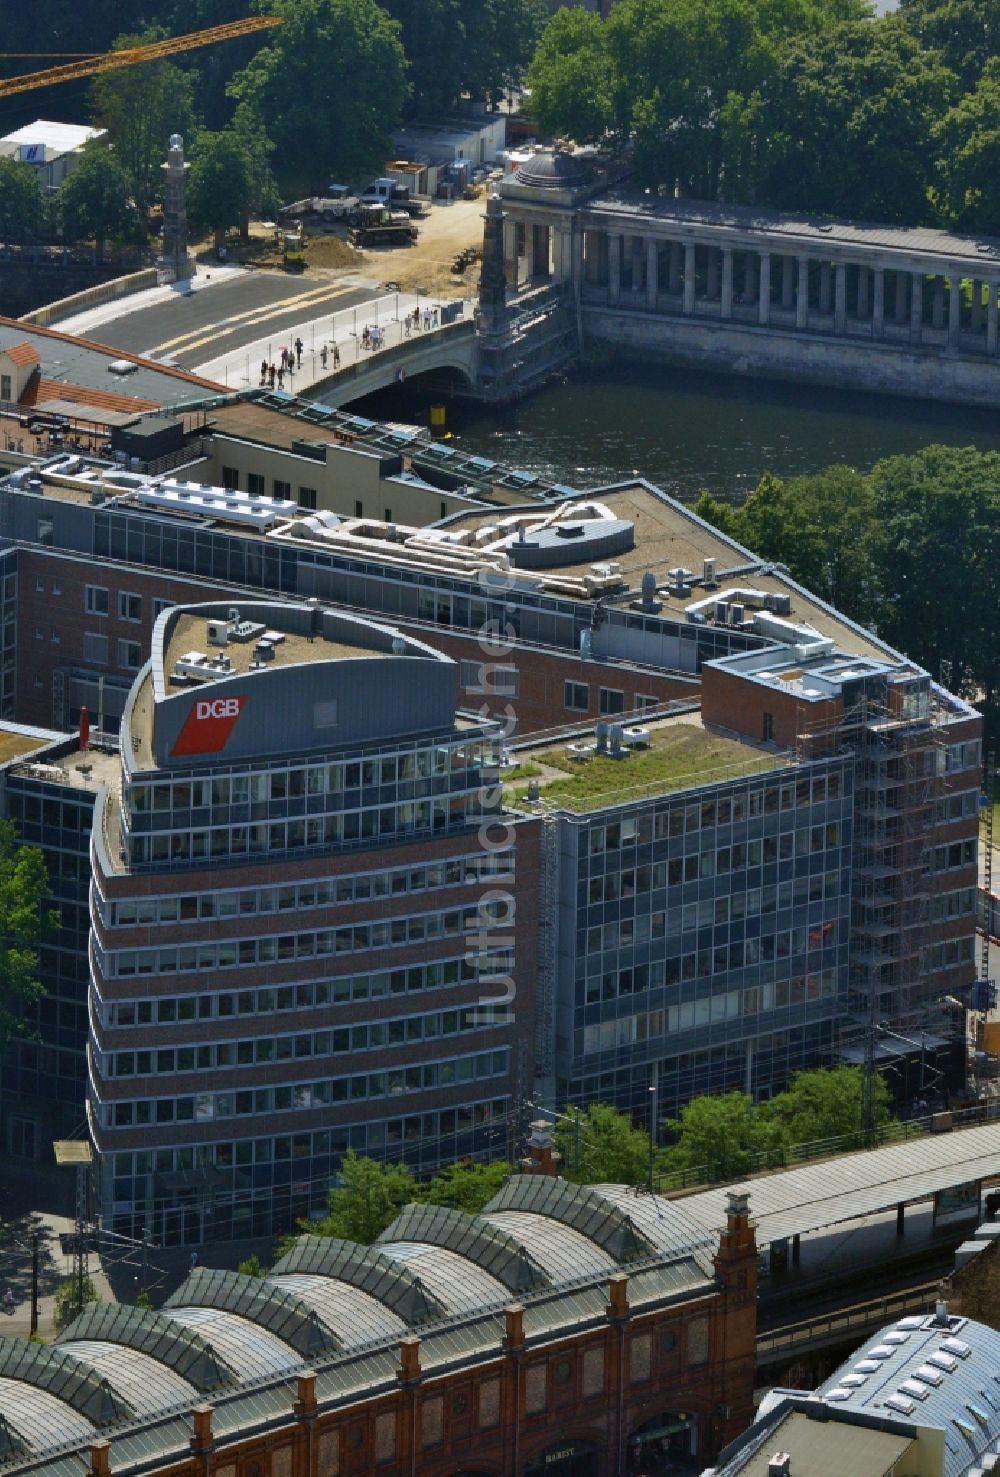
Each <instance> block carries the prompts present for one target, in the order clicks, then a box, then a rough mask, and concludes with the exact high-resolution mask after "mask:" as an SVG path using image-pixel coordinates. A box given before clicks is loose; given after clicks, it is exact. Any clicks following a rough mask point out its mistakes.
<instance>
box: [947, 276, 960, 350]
mask: <svg viewBox="0 0 1000 1477" xmlns="http://www.w3.org/2000/svg"><path fill="white" fill-rule="evenodd" d="M959 286H960V284H959V279H958V278H957V277H952V279H951V288H950V290H949V292H948V347H949V349H957V348H958V336H959V334H960V333H961V331H962V299H961V298H960V297H959Z"/></svg>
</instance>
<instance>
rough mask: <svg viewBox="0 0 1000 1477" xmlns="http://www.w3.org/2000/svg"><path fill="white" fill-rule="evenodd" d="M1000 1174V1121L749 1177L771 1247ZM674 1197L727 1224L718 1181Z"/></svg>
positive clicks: (709, 1223)
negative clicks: (773, 1242) (679, 1196)
mask: <svg viewBox="0 0 1000 1477" xmlns="http://www.w3.org/2000/svg"><path fill="white" fill-rule="evenodd" d="M997 1174H1000V1122H996V1123H981V1124H977V1125H976V1126H975V1127H971V1128H961V1129H953V1130H952V1131H951V1132H949V1133H939V1134H929V1135H927V1136H926V1137H924V1138H914V1139H906V1140H905V1141H904V1142H902V1143H895V1144H884V1145H883V1146H882V1147H881V1148H878V1149H868V1150H859V1151H856V1152H854V1153H852V1154H840V1155H837V1156H836V1157H833V1158H830V1159H818V1160H815V1161H813V1162H812V1163H810V1164H804V1165H801V1166H800V1167H798V1168H796V1169H782V1170H775V1171H774V1172H773V1173H770V1174H763V1175H759V1176H758V1177H756V1178H754V1179H753V1180H751V1181H750V1183H749V1189H750V1193H751V1197H752V1205H753V1214H754V1219H755V1222H756V1226H757V1240H758V1243H759V1244H760V1245H761V1246H763V1245H766V1244H767V1243H768V1242H771V1241H780V1240H782V1239H784V1238H785V1237H786V1236H804V1235H806V1234H807V1233H808V1232H810V1231H821V1230H823V1229H825V1228H826V1227H828V1226H837V1225H841V1224H843V1223H844V1222H845V1221H853V1220H857V1219H858V1218H859V1217H860V1216H864V1215H874V1214H877V1213H878V1212H879V1211H886V1210H893V1209H895V1207H896V1206H897V1205H909V1204H912V1203H913V1202H914V1201H918V1200H926V1199H927V1198H928V1197H929V1196H931V1195H933V1194H935V1193H936V1192H937V1191H938V1190H947V1189H950V1188H952V1187H953V1186H955V1185H961V1184H967V1183H968V1182H970V1181H972V1180H982V1179H988V1178H990V1177H992V1176H994V1175H997ZM674 1203H675V1204H678V1205H682V1206H683V1207H684V1209H685V1211H686V1212H687V1213H688V1215H689V1216H691V1217H693V1219H694V1220H696V1221H698V1222H699V1224H701V1225H702V1226H704V1228H705V1230H706V1231H720V1230H721V1229H722V1227H723V1226H724V1225H725V1206H724V1203H723V1200H722V1198H720V1195H719V1187H718V1186H716V1187H714V1188H713V1189H711V1190H701V1191H699V1192H698V1193H696V1194H694V1195H686V1196H684V1197H682V1198H680V1199H678V1200H676V1201H675V1202H674Z"/></svg>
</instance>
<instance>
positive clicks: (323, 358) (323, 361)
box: [319, 344, 326, 369]
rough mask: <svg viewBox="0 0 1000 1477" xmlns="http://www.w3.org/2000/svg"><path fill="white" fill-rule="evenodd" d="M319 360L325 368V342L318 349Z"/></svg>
mask: <svg viewBox="0 0 1000 1477" xmlns="http://www.w3.org/2000/svg"><path fill="white" fill-rule="evenodd" d="M319 362H320V363H321V364H322V366H323V368H324V369H325V368H326V344H324V345H323V347H322V348H321V349H320V351H319Z"/></svg>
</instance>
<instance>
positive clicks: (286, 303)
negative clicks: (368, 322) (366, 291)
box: [149, 284, 356, 354]
mask: <svg viewBox="0 0 1000 1477" xmlns="http://www.w3.org/2000/svg"><path fill="white" fill-rule="evenodd" d="M355 290H356V289H354V288H349V287H346V288H341V289H340V291H339V292H337V293H335V296H337V297H342V296H343V295H344V293H345V292H352V291H355ZM330 291H331V288H330V286H329V284H327V285H325V286H323V287H314V288H311V289H310V291H309V292H300V293H298V294H297V295H295V296H293V297H285V298H279V300H278V301H277V302H275V303H271V304H264V303H258V304H257V306H256V307H254V308H249V309H248V310H247V311H246V312H245V313H234V314H233V316H232V317H231V318H220V319H219V320H218V322H217V323H199V324H198V327H197V328H190V329H188V331H187V333H179V334H178V335H177V337H176V338H168V339H165V340H164V342H163V343H162V344H156V345H154V347H153V348H152V349H151V350H150V351H149V352H150V353H151V354H162V353H163V351H164V349H172V348H173V347H174V345H175V344H181V343H183V342H184V340H185V339H189V338H194V337H195V335H196V334H199V333H203V332H204V330H205V329H206V328H210V329H220V328H226V327H227V326H228V325H230V324H238V323H243V322H245V321H246V320H247V319H251V318H253V317H254V315H255V314H257V313H264V315H265V316H271V315H272V314H275V315H276V314H278V313H280V312H281V311H282V310H283V309H285V308H290V307H294V306H295V304H297V303H303V302H308V301H309V299H310V298H317V297H323V296H325V295H327V294H329V293H330ZM206 342H207V340H206V339H201V340H200V343H199V344H193V345H190V346H189V347H191V348H198V347H199V346H200V344H202V343H206Z"/></svg>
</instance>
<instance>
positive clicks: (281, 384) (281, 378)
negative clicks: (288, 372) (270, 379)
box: [278, 364, 285, 390]
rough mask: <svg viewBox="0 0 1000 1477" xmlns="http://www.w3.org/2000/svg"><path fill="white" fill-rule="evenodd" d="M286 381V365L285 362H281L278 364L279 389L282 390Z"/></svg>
mask: <svg viewBox="0 0 1000 1477" xmlns="http://www.w3.org/2000/svg"><path fill="white" fill-rule="evenodd" d="M284 381H285V366H284V365H283V364H279V365H278V389H279V390H281V389H283V388H284Z"/></svg>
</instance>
